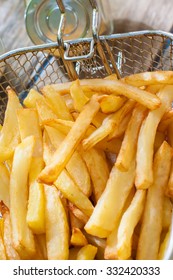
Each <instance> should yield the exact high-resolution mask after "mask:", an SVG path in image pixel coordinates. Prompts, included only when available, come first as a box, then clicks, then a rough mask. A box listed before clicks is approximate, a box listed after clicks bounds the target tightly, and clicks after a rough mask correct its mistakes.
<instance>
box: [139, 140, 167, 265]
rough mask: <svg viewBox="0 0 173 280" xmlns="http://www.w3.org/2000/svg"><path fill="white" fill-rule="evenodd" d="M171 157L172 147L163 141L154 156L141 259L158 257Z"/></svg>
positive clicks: (140, 247) (143, 228)
mask: <svg viewBox="0 0 173 280" xmlns="http://www.w3.org/2000/svg"><path fill="white" fill-rule="evenodd" d="M171 158H172V148H171V147H170V146H169V145H168V144H167V143H166V142H163V144H162V146H161V147H160V149H159V150H158V151H157V153H156V155H155V158H154V167H153V169H154V171H153V172H154V181H153V184H152V185H151V186H150V188H149V190H148V193H147V198H146V205H145V211H144V217H143V220H142V226H141V232H140V236H139V243H138V249H137V259H140V260H146V259H149V260H152V259H153V260H156V259H157V258H158V253H159V243H160V235H161V231H162V215H163V214H162V213H163V200H164V187H165V186H166V185H167V183H168V178H169V172H170V168H171ZM143 244H145V246H143Z"/></svg>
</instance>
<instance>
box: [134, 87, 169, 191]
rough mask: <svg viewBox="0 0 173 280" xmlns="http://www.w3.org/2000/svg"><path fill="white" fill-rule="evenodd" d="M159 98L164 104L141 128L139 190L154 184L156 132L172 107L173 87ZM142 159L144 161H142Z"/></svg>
mask: <svg viewBox="0 0 173 280" xmlns="http://www.w3.org/2000/svg"><path fill="white" fill-rule="evenodd" d="M158 96H159V98H160V100H161V102H162V105H161V106H160V108H158V109H156V110H154V111H151V112H149V114H148V116H147V117H146V119H145V120H144V121H143V124H142V126H141V129H140V132H139V137H138V144H137V156H136V162H137V166H136V179H135V185H136V187H137V188H138V189H143V188H148V187H149V186H150V185H151V184H152V182H153V168H152V164H153V153H154V139H155V136H156V130H157V127H158V124H159V122H160V120H161V119H162V117H163V115H164V113H165V112H166V111H168V110H169V109H170V107H171V103H172V100H173V86H171V85H170V86H169V85H168V86H165V87H164V88H163V89H162V90H161V91H160V92H159V93H158ZM141 159H142V160H141Z"/></svg>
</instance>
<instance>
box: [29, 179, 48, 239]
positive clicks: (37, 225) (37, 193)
mask: <svg viewBox="0 0 173 280" xmlns="http://www.w3.org/2000/svg"><path fill="white" fill-rule="evenodd" d="M29 194H30V196H29V200H28V211H27V217H26V220H27V223H28V225H29V227H30V229H31V230H32V232H33V233H35V234H42V233H44V232H45V211H44V210H45V197H44V186H43V185H42V184H39V183H37V182H35V183H33V184H32V185H30V190H29Z"/></svg>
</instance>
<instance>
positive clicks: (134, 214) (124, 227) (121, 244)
mask: <svg viewBox="0 0 173 280" xmlns="http://www.w3.org/2000/svg"><path fill="white" fill-rule="evenodd" d="M145 195H146V191H145V190H137V192H136V193H135V196H134V198H133V200H132V202H131V204H130V206H129V208H128V209H127V210H126V211H125V213H124V214H123V216H122V219H121V222H120V225H119V228H118V234H117V235H118V240H117V255H118V258H119V259H121V260H126V259H128V258H130V256H131V250H132V235H133V232H134V229H135V227H136V225H137V223H138V222H139V220H140V218H141V216H142V213H143V209H144V204H145Z"/></svg>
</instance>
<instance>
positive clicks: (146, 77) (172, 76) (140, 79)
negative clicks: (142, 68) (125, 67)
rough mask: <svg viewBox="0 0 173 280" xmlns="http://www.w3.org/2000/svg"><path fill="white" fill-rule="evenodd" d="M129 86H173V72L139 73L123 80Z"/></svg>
mask: <svg viewBox="0 0 173 280" xmlns="http://www.w3.org/2000/svg"><path fill="white" fill-rule="evenodd" d="M123 80H124V81H125V82H126V83H128V84H129V85H134V86H136V87H140V86H148V85H156V84H170V85H171V84H172V83H173V72H172V71H155V72H145V73H138V74H134V75H131V76H128V77H125V78H124V79H123Z"/></svg>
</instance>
